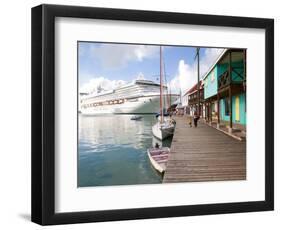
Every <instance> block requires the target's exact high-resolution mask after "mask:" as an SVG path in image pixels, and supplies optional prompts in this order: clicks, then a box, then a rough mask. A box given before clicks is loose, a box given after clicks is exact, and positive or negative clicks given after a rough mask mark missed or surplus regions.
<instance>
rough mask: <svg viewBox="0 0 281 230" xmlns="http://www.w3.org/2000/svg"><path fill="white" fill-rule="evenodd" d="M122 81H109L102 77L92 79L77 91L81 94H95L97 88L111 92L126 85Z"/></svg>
mask: <svg viewBox="0 0 281 230" xmlns="http://www.w3.org/2000/svg"><path fill="white" fill-rule="evenodd" d="M126 83H127V82H126V81H123V80H109V79H107V78H104V77H96V78H92V79H91V80H90V81H89V82H87V83H85V84H83V85H82V86H81V87H80V89H79V91H80V92H81V93H82V92H83V93H96V92H97V91H98V89H99V88H101V89H103V90H112V89H115V88H117V87H118V86H121V85H124V84H126Z"/></svg>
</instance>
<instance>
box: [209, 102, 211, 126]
mask: <svg viewBox="0 0 281 230" xmlns="http://www.w3.org/2000/svg"><path fill="white" fill-rule="evenodd" d="M209 112H210V122H212V102H211V101H210V106H209Z"/></svg>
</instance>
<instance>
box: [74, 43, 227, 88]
mask: <svg viewBox="0 0 281 230" xmlns="http://www.w3.org/2000/svg"><path fill="white" fill-rule="evenodd" d="M78 46H79V47H78V48H79V49H78V57H79V59H78V61H79V69H78V71H79V72H78V74H79V88H80V92H82V91H95V88H97V86H98V85H101V86H102V87H103V88H105V89H112V88H114V87H116V86H117V85H118V84H124V83H126V82H131V81H132V80H135V79H137V78H138V77H139V76H142V77H143V78H145V79H148V80H153V81H155V82H159V71H160V67H159V65H160V64H159V57H160V55H159V54H160V48H159V46H154V45H130V44H113V43H94V42H79V43H78ZM162 51H163V52H162V54H163V61H164V65H165V73H166V75H167V76H166V78H167V84H168V85H169V86H170V87H171V89H172V91H173V92H179V91H180V89H181V90H182V91H186V90H188V88H190V87H191V86H192V85H193V84H194V83H195V82H196V76H197V62H196V60H195V59H194V57H195V52H196V48H194V47H187V46H186V47H184V46H162ZM221 51H222V50H221V49H214V48H201V49H200V72H201V74H203V73H204V72H206V71H207V69H208V68H209V67H210V66H211V65H212V64H213V62H214V61H215V60H216V58H217V57H218V55H219V54H220V52H221Z"/></svg>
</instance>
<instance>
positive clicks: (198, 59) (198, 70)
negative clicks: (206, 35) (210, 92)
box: [195, 48, 200, 116]
mask: <svg viewBox="0 0 281 230" xmlns="http://www.w3.org/2000/svg"><path fill="white" fill-rule="evenodd" d="M196 57H197V100H198V107H197V114H198V116H200V67H199V62H200V48H196V55H195V58H196Z"/></svg>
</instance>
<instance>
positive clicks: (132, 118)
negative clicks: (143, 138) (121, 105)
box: [131, 116, 142, 121]
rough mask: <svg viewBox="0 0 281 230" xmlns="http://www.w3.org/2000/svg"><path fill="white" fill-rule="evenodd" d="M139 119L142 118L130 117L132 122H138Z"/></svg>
mask: <svg viewBox="0 0 281 230" xmlns="http://www.w3.org/2000/svg"><path fill="white" fill-rule="evenodd" d="M141 119H142V116H133V117H131V120H132V121H139V120H141Z"/></svg>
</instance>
